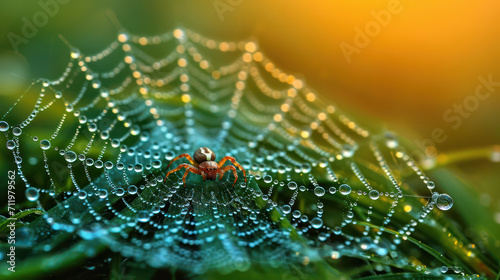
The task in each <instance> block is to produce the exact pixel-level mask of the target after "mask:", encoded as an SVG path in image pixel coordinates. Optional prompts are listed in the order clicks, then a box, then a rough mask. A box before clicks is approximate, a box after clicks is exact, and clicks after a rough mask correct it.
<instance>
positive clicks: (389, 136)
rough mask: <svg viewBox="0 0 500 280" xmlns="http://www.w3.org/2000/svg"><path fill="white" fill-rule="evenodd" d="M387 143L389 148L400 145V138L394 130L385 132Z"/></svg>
mask: <svg viewBox="0 0 500 280" xmlns="http://www.w3.org/2000/svg"><path fill="white" fill-rule="evenodd" d="M385 145H386V146H387V147H388V148H391V149H393V148H396V147H397V146H398V145H399V142H398V138H397V136H396V135H395V134H394V133H393V132H386V133H385Z"/></svg>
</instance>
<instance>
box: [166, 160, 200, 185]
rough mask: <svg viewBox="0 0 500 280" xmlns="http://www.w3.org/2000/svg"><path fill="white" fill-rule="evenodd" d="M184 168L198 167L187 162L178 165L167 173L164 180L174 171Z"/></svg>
mask: <svg viewBox="0 0 500 280" xmlns="http://www.w3.org/2000/svg"><path fill="white" fill-rule="evenodd" d="M182 168H186V169H191V168H196V167H194V166H192V165H191V164H187V163H183V164H180V165H179V166H177V167H176V168H174V169H172V170H170V171H169V172H168V173H167V175H165V180H163V181H166V180H167V178H168V176H170V174H172V173H174V172H177V171H179V170H181V169H182Z"/></svg>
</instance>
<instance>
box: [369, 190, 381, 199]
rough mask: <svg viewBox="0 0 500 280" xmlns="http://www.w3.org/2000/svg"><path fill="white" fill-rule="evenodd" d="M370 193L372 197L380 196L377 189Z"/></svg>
mask: <svg viewBox="0 0 500 280" xmlns="http://www.w3.org/2000/svg"><path fill="white" fill-rule="evenodd" d="M368 195H369V196H370V198H371V199H373V200H377V199H378V198H379V196H380V194H379V192H378V191H377V190H371V191H370V192H369V193H368Z"/></svg>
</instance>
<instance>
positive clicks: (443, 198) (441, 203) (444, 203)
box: [436, 193, 453, 211]
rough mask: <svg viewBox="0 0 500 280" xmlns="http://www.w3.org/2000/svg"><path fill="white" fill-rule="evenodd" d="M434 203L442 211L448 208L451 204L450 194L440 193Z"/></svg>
mask: <svg viewBox="0 0 500 280" xmlns="http://www.w3.org/2000/svg"><path fill="white" fill-rule="evenodd" d="M436 205H437V207H438V208H439V209H441V210H443V211H446V210H450V209H451V207H452V206H453V198H451V196H449V195H447V194H445V193H442V194H440V195H439V196H438V198H437V200H436Z"/></svg>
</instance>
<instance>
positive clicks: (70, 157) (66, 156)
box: [64, 151, 77, 162]
mask: <svg viewBox="0 0 500 280" xmlns="http://www.w3.org/2000/svg"><path fill="white" fill-rule="evenodd" d="M64 159H65V160H66V161H67V162H75V161H76V159H77V156H76V153H75V152H73V151H68V152H66V153H65V154H64Z"/></svg>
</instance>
